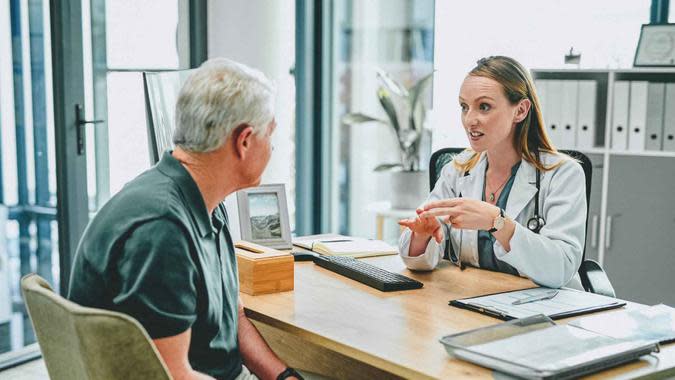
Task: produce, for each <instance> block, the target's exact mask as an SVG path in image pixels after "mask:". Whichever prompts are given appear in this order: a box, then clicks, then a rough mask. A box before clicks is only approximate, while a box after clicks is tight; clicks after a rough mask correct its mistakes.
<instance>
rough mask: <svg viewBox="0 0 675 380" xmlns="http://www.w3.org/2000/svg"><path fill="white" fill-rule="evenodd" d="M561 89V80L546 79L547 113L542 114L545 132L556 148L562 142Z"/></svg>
mask: <svg viewBox="0 0 675 380" xmlns="http://www.w3.org/2000/svg"><path fill="white" fill-rule="evenodd" d="M562 91H563V81H561V80H550V81H548V83H547V85H546V112H547V113H548V115H544V118H545V119H546V132H547V133H548V137H549V138H550V139H551V142H552V143H553V146H554V147H556V148H559V147H560V143H561V142H562V133H561V132H562V128H561V116H562Z"/></svg>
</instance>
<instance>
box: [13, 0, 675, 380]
mask: <svg viewBox="0 0 675 380" xmlns="http://www.w3.org/2000/svg"><path fill="white" fill-rule="evenodd" d="M670 14H671V12H669V0H596V1H581V0H567V1H564V2H558V1H556V2H553V1H541V0H514V1H499V0H484V1H476V2H455V1H434V0H368V1H366V0H315V1H311V0H279V1H268V0H222V1H220V0H147V1H133V0H110V1H105V0H89V1H82V0H71V1H45V0H0V127H1V128H0V130H1V133H0V378H3V372H4V373H5V375H6V376H9V375H8V374H9V373H12V374H14V373H16V372H10V371H16V370H17V369H20V368H21V367H22V366H25V365H27V363H28V364H30V363H34V362H35V361H39V360H41V359H40V348H39V345H38V344H37V339H36V336H35V333H34V331H33V327H32V325H31V320H30V318H29V315H28V313H27V311H26V306H25V304H24V300H23V298H22V295H21V287H20V279H21V278H22V277H23V276H25V275H27V274H29V273H37V274H38V275H40V276H41V277H42V278H44V279H45V280H46V281H47V282H48V283H49V284H51V286H52V288H53V289H55V291H57V292H58V293H60V294H64V292H65V290H66V289H67V285H68V284H67V281H68V278H69V276H70V265H71V263H72V261H73V257H74V254H75V250H76V248H77V243H78V241H79V238H80V237H81V235H82V232H83V231H84V229H85V227H86V225H87V223H88V221H89V220H90V219H91V218H92V217H93V216H94V215H96V213H97V211H98V210H99V209H100V208H101V207H102V206H103V205H104V204H105V203H106V201H107V200H108V199H110V197H112V196H114V195H115V194H116V193H117V192H119V191H120V190H121V189H122V187H123V186H124V184H125V183H127V182H128V181H130V180H131V179H133V178H134V177H135V176H137V175H139V174H140V173H141V172H143V171H144V170H146V169H148V168H150V167H151V165H152V163H153V160H152V158H151V149H152V148H151V146H152V142H151V141H150V140H149V137H148V127H147V125H148V123H147V118H148V110H147V103H146V102H147V98H146V97H147V96H146V93H145V91H146V89H145V88H144V82H143V72H160V73H163V72H171V71H176V70H187V69H192V68H196V67H198V66H199V65H200V64H201V63H202V62H204V61H205V60H207V59H209V58H214V57H226V58H229V59H232V60H235V61H238V62H241V63H244V64H246V65H249V66H251V67H255V68H257V69H259V70H261V71H262V72H263V73H265V74H266V75H267V76H268V77H269V78H271V79H272V80H273V81H274V83H275V85H276V105H275V118H276V122H277V130H276V132H275V134H274V136H273V145H274V152H273V156H272V159H271V160H270V163H269V166H268V167H267V169H266V170H265V172H264V174H263V179H262V182H263V183H265V184H284V187H285V192H286V200H287V208H288V214H289V223H290V229H291V232H292V234H293V235H294V236H303V235H310V234H317V233H338V234H343V235H350V236H356V237H363V238H368V239H375V238H376V239H381V240H384V241H386V242H389V243H391V244H393V245H394V246H395V245H396V244H397V241H398V237H399V235H400V233H401V229H400V227H399V225H398V224H397V223H396V221H397V220H398V219H400V218H402V217H403V216H402V215H408V214H410V213H411V212H414V210H411V209H410V207H398V206H397V205H392V199H393V198H395V197H396V196H397V194H396V193H397V192H399V189H397V187H396V182H395V181H396V179H395V178H394V176H395V174H396V172H395V171H387V170H381V171H375V170H374V169H375V168H376V167H377V166H378V165H381V164H383V163H385V164H386V163H395V162H398V161H400V153H399V150H398V145H399V141H398V138H397V136H396V135H395V134H394V133H393V131H392V129H391V127H390V126H388V125H384V124H376V123H370V124H368V123H364V124H347V123H345V122H344V117H345V115H347V114H349V113H354V112H360V113H364V114H368V115H374V116H376V117H379V118H382V119H385V118H386V115H385V113H384V111H383V110H382V108H381V105H380V103H379V102H378V98H377V96H376V93H377V90H378V87H379V86H380V85H381V82H380V79H378V75H377V72H378V70H381V71H380V72H386V73H388V74H389V75H391V77H392V78H394V79H395V80H397V81H399V82H400V83H402V84H403V85H404V86H406V87H411V86H412V85H414V84H415V83H416V82H417V81H418V80H420V79H422V78H424V77H426V76H427V75H429V74H431V73H433V81H432V82H430V85H429V86H428V88H427V89H426V91H424V92H423V93H422V95H421V96H422V98H421V102H422V104H423V106H424V108H425V110H426V112H425V117H424V118H423V130H422V132H421V137H420V139H421V142H420V148H419V152H418V159H419V171H420V172H422V174H421V175H420V176H418V177H417V180H418V182H420V184H419V186H417V187H416V190H415V191H416V193H414V196H416V197H417V199H419V202H420V203H421V202H422V201H424V199H425V197H426V195H427V193H428V191H429V179H428V178H429V177H428V176H429V174H428V171H429V159H430V157H431V155H432V153H433V152H435V151H437V150H439V149H442V148H445V147H458V148H463V147H467V146H468V140H467V138H466V135H465V132H464V130H463V128H462V127H461V122H460V108H459V106H458V105H457V94H458V90H459V86H460V84H461V82H462V80H463V78H464V76H465V75H466V73H467V72H468V71H469V70H470V69H471V68H472V67H473V65H474V64H475V62H476V61H477V60H478V59H479V58H481V57H486V56H492V55H506V56H511V57H514V58H516V59H517V60H519V61H520V62H521V63H522V64H523V65H524V66H525V67H526V68H528V69H530V70H531V75H532V77H533V78H534V80H535V85H536V87H537V91H538V93H539V95H540V97H541V98H542V103H543V109H544V118H545V120H546V125H547V130H548V132H549V134H550V136H551V138H552V140H553V142H554V144H555V145H556V147H558V148H560V149H572V150H577V151H580V152H582V153H584V154H585V155H586V156H587V157H588V158H589V159H590V161H591V163H592V186H591V195H590V203H589V214H588V222H587V230H586V231H587V232H586V242H585V244H586V248H585V257H586V258H587V259H592V260H595V261H597V262H598V263H599V264H600V266H601V267H602V268H603V269H604V272H605V273H606V275H607V277H608V278H609V279H610V281H611V284H612V286H613V288H614V290H615V291H616V296H617V297H618V298H621V299H624V300H627V301H631V302H637V303H641V304H646V305H654V304H659V303H664V304H667V305H670V306H675V292H674V291H673V289H675V277H674V276H673V268H675V254H674V253H675V252H674V251H673V244H672V235H673V233H672V231H673V230H675V203H674V202H673V201H672V193H673V190H675V61H671V62H670V63H669V64H666V65H659V66H656V65H655V66H650V65H649V64H646V65H643V66H636V65H635V62H636V56H637V54H638V49H639V45H640V43H639V42H640V41H641V39H640V36H641V31H642V30H643V26H644V25H670V23H675V19H674V18H675V15H673V16H670ZM671 26H672V25H671ZM673 30H675V29H673ZM671 33H672V34H670V37H669V39H666V40H663V41H659V42H660V43H662V44H669V45H668V47H667V49H666V48H664V49H666V50H668V49H673V50H674V51H675V42H673V41H675V32H671ZM668 51H670V50H668ZM668 54H670V53H668ZM552 126H553V128H551V127H552ZM413 187H414V186H413ZM226 204H227V207H228V210H229V211H230V212H231V220H234V222H231V224H232V226H231V227H232V230H233V234H234V235H235V239H236V237H237V236H240V233H241V232H240V230H239V229H240V226H239V223H238V222H237V220H238V219H237V216H236V215H237V200H236V196H234V195H233V196H231V197H230V198H228V199H227V200H226ZM413 208H414V206H413ZM233 212H234V213H233ZM401 268H403V267H402V266H401ZM296 281H297V278H296ZM296 287H297V283H296ZM439 302H440V303H444V304H445V305H447V300H445V299H442V300H439ZM393 310H394V312H395V309H393ZM391 311H392V310H388V312H391ZM451 312H452V310H450V309H449V310H448V313H451ZM428 338H429V345H435V346H438V347H436V348H438V349H439V350H442V347H441V346H440V345H439V344H438V342H437V338H438V337H428ZM43 374H44V375H45V376H46V372H43ZM45 378H46V377H45Z"/></svg>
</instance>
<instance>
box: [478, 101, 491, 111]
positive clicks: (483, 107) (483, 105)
mask: <svg viewBox="0 0 675 380" xmlns="http://www.w3.org/2000/svg"><path fill="white" fill-rule="evenodd" d="M491 108H492V106H491V105H489V104H487V103H481V104H480V110H481V111H489V110H490V109H491Z"/></svg>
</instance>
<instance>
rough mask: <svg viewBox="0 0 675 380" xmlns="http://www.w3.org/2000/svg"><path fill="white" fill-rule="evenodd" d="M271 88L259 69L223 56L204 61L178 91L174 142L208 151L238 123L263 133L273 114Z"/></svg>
mask: <svg viewBox="0 0 675 380" xmlns="http://www.w3.org/2000/svg"><path fill="white" fill-rule="evenodd" d="M274 92H275V89H274V85H273V84H272V83H271V82H270V80H269V79H267V78H266V77H265V75H264V74H263V73H261V72H260V71H258V70H255V69H252V68H250V67H247V66H245V65H242V64H240V63H237V62H234V61H231V60H228V59H224V58H216V59H210V60H208V61H206V62H204V63H203V64H202V65H201V66H200V67H199V68H198V69H197V70H196V71H195V72H194V73H193V74H192V75H190V77H189V78H188V79H187V80H186V81H185V84H184V85H183V87H182V88H181V90H180V92H179V93H178V100H177V102H176V129H175V130H174V133H173V143H174V144H175V145H177V146H180V147H181V148H183V149H185V150H189V151H193V152H209V151H212V150H215V149H216V148H218V147H219V146H221V145H222V144H223V143H224V142H225V140H226V139H227V137H228V136H229V135H230V133H232V131H233V130H234V128H236V127H237V126H239V125H242V124H248V125H250V126H251V127H252V128H253V131H254V133H256V134H261V133H263V132H264V131H265V126H267V125H268V124H269V123H270V122H271V121H272V119H273V118H274Z"/></svg>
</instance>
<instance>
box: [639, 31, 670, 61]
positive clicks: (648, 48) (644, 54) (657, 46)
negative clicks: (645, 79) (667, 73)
mask: <svg viewBox="0 0 675 380" xmlns="http://www.w3.org/2000/svg"><path fill="white" fill-rule="evenodd" d="M633 66H636V67H640V66H648V67H673V66H675V24H644V25H642V30H641V31H640V40H639V41H638V46H637V49H636V50H635V60H634V61H633Z"/></svg>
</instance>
